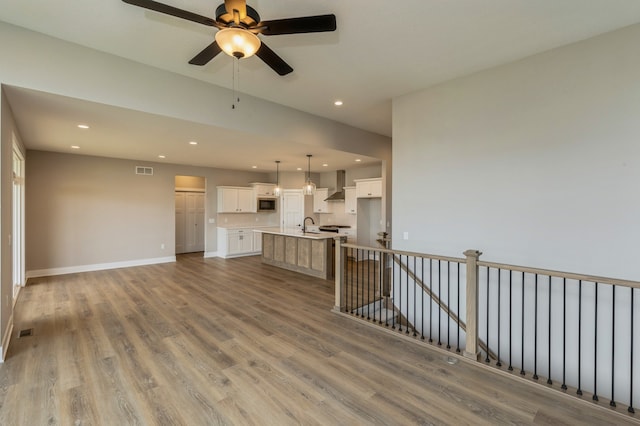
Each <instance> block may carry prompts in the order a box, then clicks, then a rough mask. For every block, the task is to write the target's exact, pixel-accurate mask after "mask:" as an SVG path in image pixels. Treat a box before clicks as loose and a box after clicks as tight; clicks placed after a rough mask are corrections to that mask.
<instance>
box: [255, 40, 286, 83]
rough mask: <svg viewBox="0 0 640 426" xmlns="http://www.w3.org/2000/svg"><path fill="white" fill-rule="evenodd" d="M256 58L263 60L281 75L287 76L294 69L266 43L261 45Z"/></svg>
mask: <svg viewBox="0 0 640 426" xmlns="http://www.w3.org/2000/svg"><path fill="white" fill-rule="evenodd" d="M256 56H257V57H258V58H260V59H262V60H263V61H264V63H265V64H267V65H269V66H270V67H271V69H273V70H274V71H275V72H277V73H278V74H280V75H287V74H289V73H290V72H291V71H293V68H291V67H290V66H289V64H287V63H286V62H285V61H284V60H283V59H282V58H281V57H280V56H278V55H276V52H274V51H273V50H271V49H269V47H268V46H267V45H266V44H264V42H262V43H260V48H259V49H258V51H257V52H256Z"/></svg>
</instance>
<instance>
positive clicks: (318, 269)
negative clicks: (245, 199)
mask: <svg viewBox="0 0 640 426" xmlns="http://www.w3.org/2000/svg"><path fill="white" fill-rule="evenodd" d="M254 232H260V233H262V262H264V263H266V264H269V265H273V266H277V267H279V268H284V269H288V270H290V271H295V272H300V273H302V274H307V275H311V276H314V277H318V278H324V279H325V280H330V279H332V278H333V271H334V265H333V263H334V238H335V237H337V236H338V234H336V233H333V232H304V233H303V232H302V231H301V230H299V229H283V228H262V229H255V230H254Z"/></svg>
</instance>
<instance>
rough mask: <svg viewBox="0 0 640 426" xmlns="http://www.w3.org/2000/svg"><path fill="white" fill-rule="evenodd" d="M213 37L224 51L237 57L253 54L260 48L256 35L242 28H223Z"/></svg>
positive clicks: (246, 56)
mask: <svg viewBox="0 0 640 426" xmlns="http://www.w3.org/2000/svg"><path fill="white" fill-rule="evenodd" d="M215 37H216V42H217V43H218V46H220V49H222V51H223V52H224V53H226V54H227V55H229V56H233V57H236V58H238V59H241V58H248V57H250V56H253V55H255V53H256V52H257V51H258V49H259V48H260V39H259V38H258V36H257V35H255V34H254V33H252V32H251V31H247V30H245V29H243V28H237V27H230V28H223V29H221V30H220V31H218V32H217V33H216V36H215Z"/></svg>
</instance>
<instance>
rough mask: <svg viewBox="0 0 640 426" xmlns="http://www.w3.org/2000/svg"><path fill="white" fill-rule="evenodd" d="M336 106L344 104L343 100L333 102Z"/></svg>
mask: <svg viewBox="0 0 640 426" xmlns="http://www.w3.org/2000/svg"><path fill="white" fill-rule="evenodd" d="M333 104H334V105H335V106H342V101H340V100H338V101H335V102H334V103H333Z"/></svg>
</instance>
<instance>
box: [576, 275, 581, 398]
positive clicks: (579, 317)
mask: <svg viewBox="0 0 640 426" xmlns="http://www.w3.org/2000/svg"><path fill="white" fill-rule="evenodd" d="M581 368H582V280H579V281H578V390H576V393H577V394H578V395H582V386H581V383H582V374H581Z"/></svg>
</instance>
